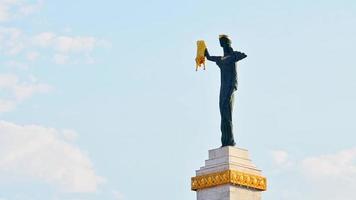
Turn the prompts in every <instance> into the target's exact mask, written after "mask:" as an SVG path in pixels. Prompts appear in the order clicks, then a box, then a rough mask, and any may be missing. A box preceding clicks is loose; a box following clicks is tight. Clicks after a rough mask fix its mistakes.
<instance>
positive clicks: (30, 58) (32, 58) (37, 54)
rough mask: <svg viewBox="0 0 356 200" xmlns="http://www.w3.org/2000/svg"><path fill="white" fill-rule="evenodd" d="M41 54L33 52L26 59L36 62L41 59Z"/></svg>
mask: <svg viewBox="0 0 356 200" xmlns="http://www.w3.org/2000/svg"><path fill="white" fill-rule="evenodd" d="M39 55H40V54H39V53H38V52H36V51H31V52H28V53H27V54H26V58H27V60H29V61H35V60H36V59H37V58H38V57H39Z"/></svg>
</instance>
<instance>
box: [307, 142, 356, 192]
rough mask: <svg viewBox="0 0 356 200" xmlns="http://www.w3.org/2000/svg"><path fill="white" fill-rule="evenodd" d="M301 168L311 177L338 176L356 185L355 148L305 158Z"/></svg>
mask: <svg viewBox="0 0 356 200" xmlns="http://www.w3.org/2000/svg"><path fill="white" fill-rule="evenodd" d="M302 168H303V171H304V172H305V173H306V174H307V175H308V176H311V177H313V178H338V179H342V180H343V181H352V182H353V183H354V184H355V187H356V148H352V149H347V150H342V151H340V152H336V153H334V154H326V155H321V156H315V157H309V158H306V159H304V160H303V161H302Z"/></svg>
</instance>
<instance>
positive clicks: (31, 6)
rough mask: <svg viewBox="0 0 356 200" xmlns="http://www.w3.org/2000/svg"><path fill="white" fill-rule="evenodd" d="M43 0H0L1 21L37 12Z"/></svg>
mask: <svg viewBox="0 0 356 200" xmlns="http://www.w3.org/2000/svg"><path fill="white" fill-rule="evenodd" d="M42 4H43V1H41V0H39V1H35V2H32V3H29V2H28V1H25V0H0V22H3V21H9V20H12V19H16V18H21V17H25V16H28V15H30V14H32V13H35V12H36V11H38V10H39V9H40V7H41V6H42Z"/></svg>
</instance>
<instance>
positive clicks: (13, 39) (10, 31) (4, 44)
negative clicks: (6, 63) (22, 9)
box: [0, 27, 26, 56]
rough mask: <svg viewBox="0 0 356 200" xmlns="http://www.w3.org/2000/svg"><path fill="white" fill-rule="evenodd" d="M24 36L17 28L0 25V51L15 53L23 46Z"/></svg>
mask: <svg viewBox="0 0 356 200" xmlns="http://www.w3.org/2000/svg"><path fill="white" fill-rule="evenodd" d="M25 44H26V38H25V37H24V35H23V33H22V31H21V30H20V29H17V28H8V27H0V51H1V52H3V53H4V54H5V55H13V56H14V55H17V54H19V53H20V52H21V51H22V50H23V49H24V48H25Z"/></svg>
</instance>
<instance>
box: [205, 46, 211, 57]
mask: <svg viewBox="0 0 356 200" xmlns="http://www.w3.org/2000/svg"><path fill="white" fill-rule="evenodd" d="M204 55H205V57H209V56H210V55H209V51H208V48H206V49H205V53H204Z"/></svg>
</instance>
